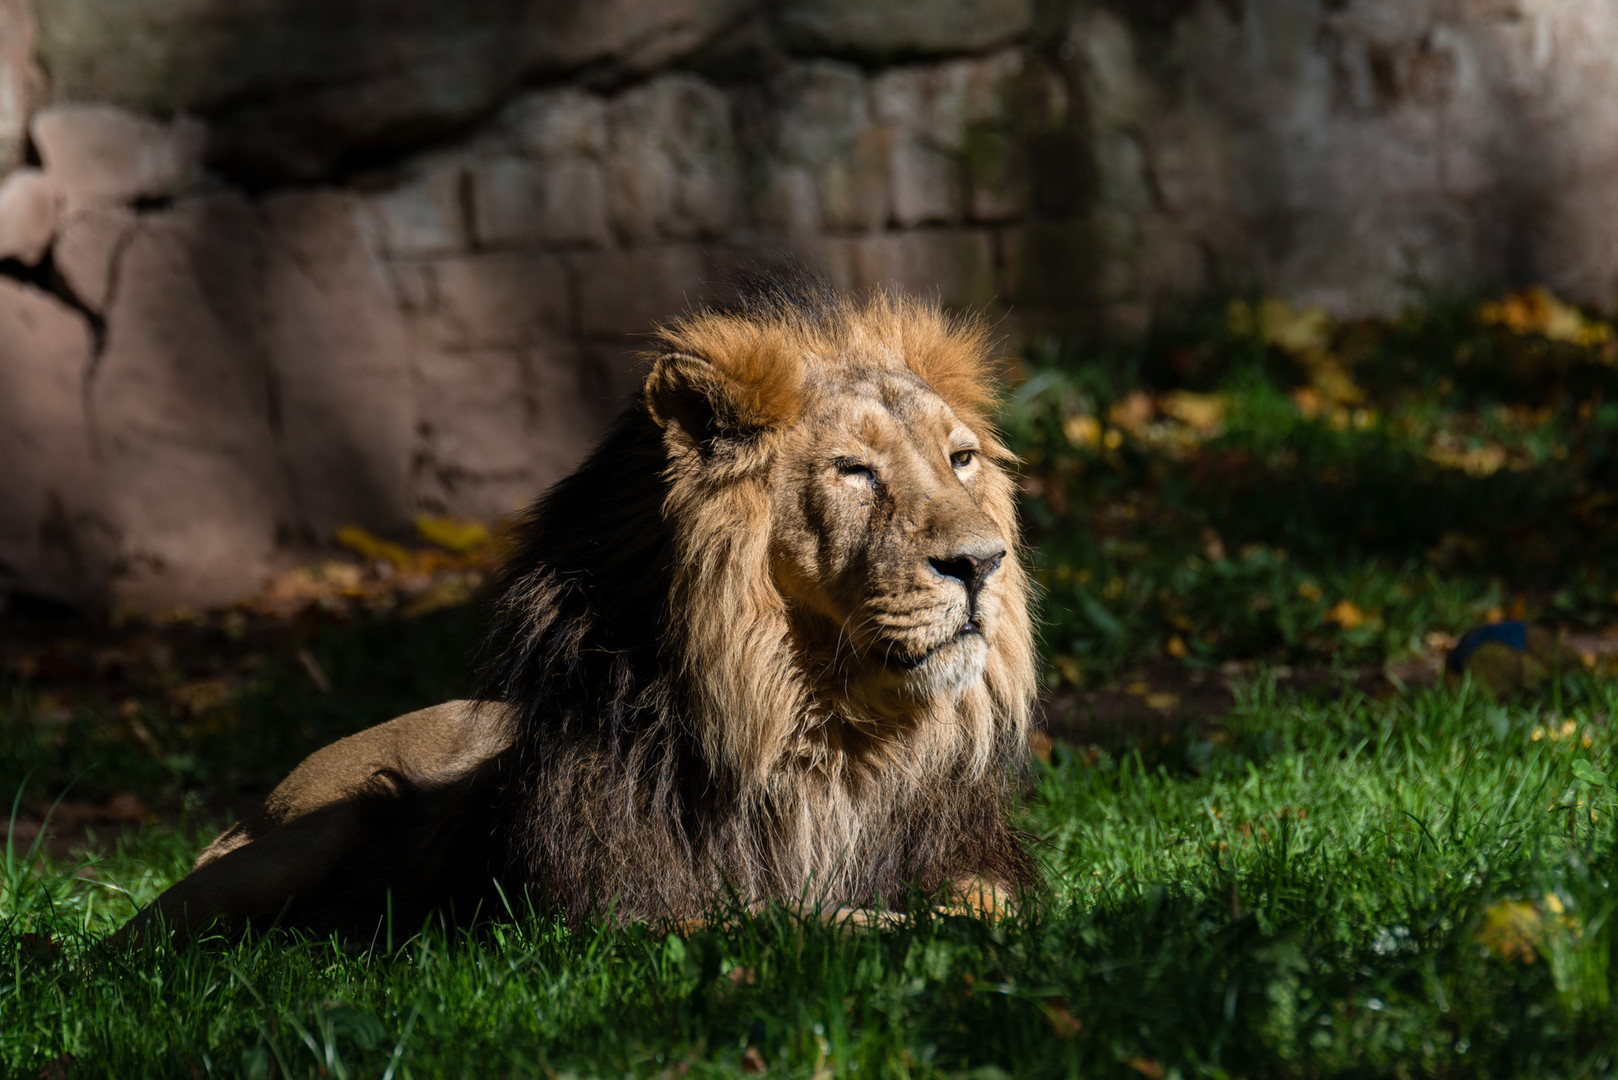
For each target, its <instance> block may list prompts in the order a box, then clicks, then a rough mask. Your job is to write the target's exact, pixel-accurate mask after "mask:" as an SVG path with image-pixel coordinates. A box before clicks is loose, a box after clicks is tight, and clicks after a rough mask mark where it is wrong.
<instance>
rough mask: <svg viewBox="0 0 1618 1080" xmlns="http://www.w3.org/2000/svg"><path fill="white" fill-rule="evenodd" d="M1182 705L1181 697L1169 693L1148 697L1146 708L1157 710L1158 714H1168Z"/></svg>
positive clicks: (1148, 695)
mask: <svg viewBox="0 0 1618 1080" xmlns="http://www.w3.org/2000/svg"><path fill="white" fill-rule="evenodd" d="M1179 704H1180V695H1179V694H1171V693H1169V692H1167V691H1163V692H1161V693H1156V694H1147V695H1146V707H1147V708H1148V709H1156V710H1157V711H1158V712H1167V711H1169V710H1170V709H1172V708H1174V707H1175V706H1177V705H1179Z"/></svg>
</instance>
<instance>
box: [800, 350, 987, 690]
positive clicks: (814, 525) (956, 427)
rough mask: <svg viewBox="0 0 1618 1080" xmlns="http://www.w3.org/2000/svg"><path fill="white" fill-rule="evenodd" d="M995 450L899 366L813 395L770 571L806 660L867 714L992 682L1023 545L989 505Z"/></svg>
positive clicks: (825, 386) (830, 383) (848, 374)
mask: <svg viewBox="0 0 1618 1080" xmlns="http://www.w3.org/2000/svg"><path fill="white" fill-rule="evenodd" d="M996 449H997V448H994V447H986V446H985V445H984V440H983V439H982V438H981V437H980V436H979V435H978V434H977V433H976V432H974V430H973V429H972V428H971V427H970V426H968V425H967V424H966V423H965V422H963V420H962V419H961V418H960V417H958V416H957V415H956V414H955V412H954V411H953V410H952V409H951V408H950V407H949V405H948V404H946V403H945V401H944V400H943V398H941V397H940V396H939V395H938V394H937V393H935V392H934V391H933V390H932V389H931V388H930V387H929V386H928V385H927V384H926V383H925V382H923V381H922V380H921V379H920V378H919V377H918V376H916V375H915V374H914V373H912V372H910V371H908V370H905V369H900V370H893V369H883V368H880V367H876V368H870V369H864V370H861V369H858V368H856V369H853V370H848V371H839V372H836V373H835V375H834V377H832V378H830V379H827V380H826V381H824V382H823V383H821V384H820V385H816V386H811V387H808V388H806V393H805V396H804V401H803V405H802V409H801V411H800V413H799V416H798V422H797V424H796V425H794V427H793V429H792V430H791V431H790V432H788V433H786V435H785V437H784V438H783V439H782V440H781V442H780V443H779V445H778V446H777V448H776V452H775V455H774V458H775V460H774V461H773V462H772V466H771V469H770V492H771V499H772V515H771V517H772V529H771V538H770V562H771V567H772V571H773V574H774V577H775V580H776V584H777V586H778V587H779V588H780V590H781V593H782V595H783V596H784V597H785V598H786V599H787V601H788V603H789V607H790V616H791V618H792V621H793V623H794V624H795V626H796V628H797V630H798V633H799V636H800V638H801V641H802V645H803V647H804V648H805V650H806V652H807V653H809V654H810V655H813V656H818V657H819V658H820V659H821V660H822V661H823V662H826V663H828V665H829V667H830V670H831V672H832V676H833V680H834V681H835V683H836V684H837V685H838V689H839V691H840V693H841V694H842V695H846V696H847V697H850V698H852V699H854V700H855V701H857V702H858V703H859V704H860V705H861V706H863V707H864V708H866V709H869V708H871V707H873V706H875V707H878V708H879V709H880V710H881V711H883V712H887V711H891V710H893V709H903V708H904V707H905V705H906V704H907V703H914V702H915V701H917V700H920V699H925V698H928V697H931V696H933V695H938V694H947V695H958V694H960V693H961V692H963V691H964V690H965V689H966V688H967V687H968V686H970V685H972V684H974V683H976V682H977V681H979V680H980V679H981V678H982V676H983V672H984V667H985V664H986V663H987V660H988V656H989V649H990V646H989V642H990V639H991V637H992V636H993V635H994V634H996V632H997V631H998V629H999V622H1000V619H1001V616H1002V607H1003V605H1004V603H1005V602H1006V601H1005V593H1006V582H1007V580H1008V574H1007V573H1006V572H1005V571H1004V564H1005V562H1006V559H1007V558H1008V556H1009V554H1010V552H1011V549H1012V546H1013V544H1012V538H1011V537H1010V536H1009V535H1007V530H1006V528H1004V527H1003V526H1002V525H1001V524H1000V523H997V522H996V520H995V519H994V517H993V516H991V514H990V513H989V512H988V510H987V509H986V508H985V503H986V502H987V501H988V500H989V499H990V496H991V488H990V485H991V483H992V481H993V480H994V479H997V477H995V476H994V474H995V472H996V471H997V468H998V467H997V466H996V464H995V463H994V462H993V461H992V460H991V459H990V457H989V454H990V453H993V452H995V451H996ZM883 706H886V707H883Z"/></svg>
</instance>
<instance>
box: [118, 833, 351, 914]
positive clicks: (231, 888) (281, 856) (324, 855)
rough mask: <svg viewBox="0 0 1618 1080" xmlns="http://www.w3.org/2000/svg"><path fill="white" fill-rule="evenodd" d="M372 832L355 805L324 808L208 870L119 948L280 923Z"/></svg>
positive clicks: (185, 882)
mask: <svg viewBox="0 0 1618 1080" xmlns="http://www.w3.org/2000/svg"><path fill="white" fill-rule="evenodd" d="M364 831H365V823H364V821H363V820H362V816H361V814H360V812H359V810H358V808H357V807H356V806H354V805H353V804H350V803H339V804H337V805H333V806H327V807H322V808H321V809H319V810H316V811H313V812H311V813H309V814H305V815H304V816H302V817H299V818H297V819H295V820H293V821H290V822H287V823H286V824H283V825H278V826H276V827H275V828H273V829H270V830H269V831H267V832H265V833H264V834H263V835H261V836H259V837H257V838H256V839H254V840H252V841H251V842H249V843H246V844H242V845H241V846H239V847H236V848H234V849H232V850H229V851H226V852H224V853H223V854H221V855H218V857H216V858H212V859H209V860H207V861H205V862H203V863H201V865H199V866H198V867H197V868H196V869H195V870H194V871H192V872H191V873H190V874H188V875H187V876H186V877H184V878H183V879H181V880H180V881H179V882H177V883H175V884H174V885H173V886H172V887H170V888H169V889H168V890H167V891H165V892H164V893H163V894H162V895H161V896H159V897H158V898H157V899H156V900H154V901H153V902H152V903H151V904H149V905H148V906H147V907H145V908H143V909H142V910H141V911H140V912H139V913H138V914H137V915H136V916H135V917H134V918H133V919H131V920H130V921H129V922H128V923H127V924H126V925H124V926H123V927H122V928H121V929H120V930H119V931H118V932H117V933H116V934H114V935H113V938H112V941H113V943H114V944H137V943H139V942H141V941H143V940H146V939H147V938H148V937H150V936H151V935H152V934H154V933H157V934H163V935H167V936H172V937H173V938H174V939H175V940H187V939H190V938H194V937H197V936H199V935H201V934H202V933H204V932H205V931H210V930H211V931H216V932H219V933H221V934H224V935H226V936H238V935H240V934H241V933H242V932H243V931H245V930H246V929H247V928H248V926H249V925H250V924H251V922H252V921H253V920H255V919H260V918H264V917H267V916H274V915H276V914H278V913H280V912H281V911H282V910H284V909H285V908H286V907H287V906H288V905H290V904H291V903H292V902H293V901H294V900H297V899H299V898H300V897H307V896H310V895H312V894H314V893H315V892H316V891H318V890H319V889H320V887H321V886H322V885H323V884H324V883H325V882H326V881H328V880H329V879H330V877H331V875H332V874H333V873H334V872H335V871H336V870H338V869H339V868H340V867H341V866H342V864H343V863H344V862H345V861H346V859H347V858H348V857H349V855H350V854H351V853H352V851H353V849H354V847H355V845H356V844H357V843H358V842H359V838H360V837H361V836H362V835H363V834H364ZM211 850H212V848H210V851H211Z"/></svg>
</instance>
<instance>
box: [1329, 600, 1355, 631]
mask: <svg viewBox="0 0 1618 1080" xmlns="http://www.w3.org/2000/svg"><path fill="white" fill-rule="evenodd" d="M1322 618H1323V619H1324V620H1325V621H1326V622H1329V623H1335V624H1337V625H1338V626H1340V627H1341V628H1342V629H1344V630H1352V629H1354V628H1355V627H1356V626H1360V625H1362V624H1363V623H1364V622H1365V612H1363V611H1361V610H1360V608H1359V605H1358V604H1356V603H1354V601H1352V600H1346V599H1345V600H1339V601H1337V603H1336V604H1334V605H1332V607H1331V610H1329V611H1327V612H1326V614H1325V615H1324V616H1322Z"/></svg>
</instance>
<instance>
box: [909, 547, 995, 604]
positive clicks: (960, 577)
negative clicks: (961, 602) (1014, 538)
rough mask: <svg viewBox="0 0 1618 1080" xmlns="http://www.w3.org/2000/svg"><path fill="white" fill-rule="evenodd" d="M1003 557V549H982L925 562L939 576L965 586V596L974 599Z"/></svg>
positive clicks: (960, 552) (959, 552)
mask: <svg viewBox="0 0 1618 1080" xmlns="http://www.w3.org/2000/svg"><path fill="white" fill-rule="evenodd" d="M1005 557H1006V549H1005V548H990V547H984V548H982V549H980V550H978V551H958V552H956V553H955V554H953V555H950V556H948V557H946V558H942V559H937V558H931V559H928V560H927V561H928V562H929V563H930V564H932V568H933V569H934V570H936V571H937V572H938V574H939V575H940V576H942V577H948V578H954V579H955V580H957V581H959V582H960V583H961V584H962V585H965V586H966V595H967V596H973V597H975V596H977V594H978V590H979V589H981V588H983V583H984V582H985V581H988V580H989V575H990V574H992V573H994V572H995V570H996V569H997V568H998V567H999V566H1000V560H1001V559H1004V558H1005Z"/></svg>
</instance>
